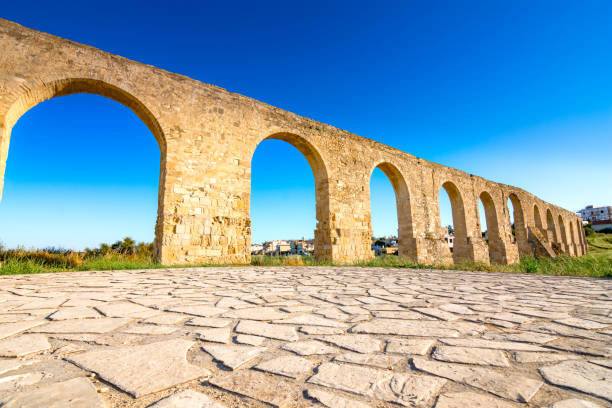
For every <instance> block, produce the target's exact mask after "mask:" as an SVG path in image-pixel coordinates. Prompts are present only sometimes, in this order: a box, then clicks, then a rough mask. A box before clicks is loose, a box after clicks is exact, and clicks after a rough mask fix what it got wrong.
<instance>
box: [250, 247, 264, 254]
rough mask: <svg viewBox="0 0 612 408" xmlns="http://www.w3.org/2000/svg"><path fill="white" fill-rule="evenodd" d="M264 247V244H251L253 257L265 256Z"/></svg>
mask: <svg viewBox="0 0 612 408" xmlns="http://www.w3.org/2000/svg"><path fill="white" fill-rule="evenodd" d="M263 253H264V246H263V245H262V244H251V255H263Z"/></svg>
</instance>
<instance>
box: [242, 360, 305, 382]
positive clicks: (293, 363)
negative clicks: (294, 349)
mask: <svg viewBox="0 0 612 408" xmlns="http://www.w3.org/2000/svg"><path fill="white" fill-rule="evenodd" d="M314 364H315V363H314V362H312V361H310V360H306V359H305V358H302V357H297V356H281V357H277V358H273V359H271V360H266V361H262V362H260V363H259V364H257V365H255V366H254V367H253V368H256V369H257V370H260V371H265V372H268V373H271V374H278V375H282V376H285V377H290V378H298V377H301V376H302V375H304V374H307V373H309V372H310V370H312V367H313V366H314Z"/></svg>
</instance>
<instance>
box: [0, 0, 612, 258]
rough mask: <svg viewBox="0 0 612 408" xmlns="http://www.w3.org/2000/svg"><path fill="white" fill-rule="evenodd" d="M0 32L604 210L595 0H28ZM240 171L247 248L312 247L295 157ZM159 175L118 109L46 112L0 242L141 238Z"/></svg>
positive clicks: (11, 165)
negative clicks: (69, 43)
mask: <svg viewBox="0 0 612 408" xmlns="http://www.w3.org/2000/svg"><path fill="white" fill-rule="evenodd" d="M0 17H2V18H6V19H9V20H13V21H16V22H18V23H20V24H23V25H25V26H27V27H31V28H34V29H38V30H41V31H45V32H49V33H52V34H56V35H59V36H61V37H65V38H69V39H72V40H74V41H78V42H82V43H86V44H89V45H92V46H95V47H98V48H100V49H102V50H105V51H108V52H111V53H115V54H119V55H122V56H125V57H128V58H131V59H134V60H137V61H141V62H144V63H147V64H152V65H155V66H158V67H160V68H163V69H167V70H169V71H173V72H178V73H181V74H184V75H188V76H190V77H192V78H196V79H198V80H201V81H203V82H207V83H212V84H215V85H218V86H221V87H224V88H226V89H228V90H229V91H232V92H238V93H241V94H244V95H247V96H250V97H252V98H255V99H258V100H261V101H264V102H267V103H270V104H272V105H275V106H278V107H280V108H283V109H286V110H289V111H291V112H295V113H297V114H300V115H303V116H307V117H311V118H313V119H316V120H319V121H321V122H325V123H329V124H331V125H334V126H337V127H339V128H342V129H346V130H348V131H351V132H353V133H356V134H359V135H361V136H365V137H369V138H371V139H374V140H377V141H380V142H382V143H385V144H388V145H390V146H393V147H396V148H399V149H401V150H404V151H406V152H409V153H412V154H414V155H416V156H419V157H423V158H425V159H427V160H431V161H434V162H438V163H441V164H445V165H448V166H452V167H456V168H459V169H462V170H465V171H467V172H470V173H474V174H477V175H480V176H483V177H486V178H489V179H492V180H495V181H499V182H502V183H507V184H513V185H517V186H520V187H523V188H525V189H526V190H528V191H530V192H532V193H534V194H536V195H538V196H539V197H541V198H543V199H544V200H547V201H550V202H553V203H556V204H559V205H561V206H563V207H565V208H568V209H571V210H577V209H579V208H582V207H583V206H584V205H586V204H590V203H593V204H608V205H610V204H612V178H611V176H610V175H611V174H612V164H611V160H610V159H611V152H612V74H611V73H612V24H610V21H612V3H611V2H609V1H604V0H601V1H598V0H593V1H588V2H584V1H538V2H533V1H513V2H502V1H491V2H483V1H461V2H457V1H450V0H449V1H428V2H416V1H415V2H412V1H398V2H361V1H351V2H349V1H334V2H329V1H309V2H281V1H278V2H265V1H262V2H231V1H228V2H200V1H198V2H195V1H194V2H180V1H179V2H172V3H167V2H156V1H149V2H146V3H137V2H129V1H122V2H114V1H108V2H104V5H103V6H101V5H100V4H98V3H94V2H85V1H81V2H75V1H54V2H47V1H39V2H34V4H33V3H27V4H26V3H23V2H21V3H20V2H9V3H7V4H3V6H2V9H1V10H0ZM117 146H119V147H120V148H119V149H118V148H117ZM270 157H274V158H275V160H269V158H270ZM270 171H272V172H273V173H274V174H276V175H277V177H274V178H270V177H268V174H270ZM252 174H253V183H252V188H253V196H252V218H253V240H254V241H256V242H257V241H262V240H264V239H271V238H276V237H278V238H291V237H302V236H305V237H312V235H313V230H314V228H315V224H316V221H315V218H314V181H313V177H312V173H311V171H310V169H309V167H308V164H307V162H306V160H305V159H304V158H303V157H301V156H300V155H299V153H298V152H297V151H296V150H295V149H294V148H293V147H291V146H289V145H287V144H285V143H283V142H278V141H265V142H264V143H262V144H261V145H260V146H259V147H258V149H257V150H256V152H255V156H254V158H253V172H252ZM158 175H159V149H158V147H157V145H156V143H155V140H154V139H153V137H152V135H151V134H150V133H149V131H148V130H147V129H146V127H145V126H144V125H143V124H142V123H141V122H140V121H139V119H138V118H137V117H136V116H135V115H134V114H133V113H132V112H131V111H130V110H129V109H127V108H125V107H123V106H121V105H119V104H117V103H115V102H113V101H110V100H107V99H105V98H102V97H99V96H95V95H72V96H69V97H63V98H55V99H53V100H50V101H47V102H44V103H42V104H40V105H38V106H36V107H35V108H33V109H31V110H30V111H29V112H27V113H26V114H25V115H24V116H23V117H22V118H21V119H20V120H19V122H18V123H17V125H16V126H15V128H14V129H13V135H12V140H11V146H10V151H9V157H8V163H7V171H6V179H5V187H4V193H3V198H2V201H1V202H0V240H1V241H2V242H4V243H5V244H6V245H7V246H16V245H25V246H36V247H43V246H48V245H55V246H63V247H68V248H82V247H85V246H94V245H97V244H99V243H100V242H104V241H106V242H108V241H114V240H116V239H120V238H122V237H123V236H126V235H129V236H132V237H133V238H135V239H137V240H143V241H150V240H152V238H153V227H154V223H155V217H156V211H157V178H158ZM371 187H372V211H373V224H374V232H375V234H376V235H384V234H390V233H394V232H395V231H396V229H397V221H396V216H395V199H394V196H393V190H392V188H391V185H390V183H389V182H388V180H386V178H385V177H384V175H383V174H382V173H381V172H375V173H374V176H373V179H372V184H371ZM442 218H443V220H442V221H443V224H448V223H450V212H449V211H448V208H447V207H446V206H443V209H442ZM279 219H281V220H282V222H279Z"/></svg>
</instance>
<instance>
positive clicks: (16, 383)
mask: <svg viewBox="0 0 612 408" xmlns="http://www.w3.org/2000/svg"><path fill="white" fill-rule="evenodd" d="M44 376H45V373H44V372H42V371H32V372H27V373H21V374H14V375H8V376H6V377H1V378H0V391H4V392H10V391H13V390H18V389H19V388H21V387H25V386H26V385H32V384H36V383H37V382H39V381H40V380H42V379H43V377H44Z"/></svg>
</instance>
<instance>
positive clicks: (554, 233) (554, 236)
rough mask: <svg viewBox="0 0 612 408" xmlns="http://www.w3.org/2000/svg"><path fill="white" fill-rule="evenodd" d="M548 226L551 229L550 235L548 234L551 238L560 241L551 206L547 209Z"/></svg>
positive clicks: (553, 240)
mask: <svg viewBox="0 0 612 408" xmlns="http://www.w3.org/2000/svg"><path fill="white" fill-rule="evenodd" d="M546 226H547V228H548V231H550V235H549V236H548V238H549V240H550V241H552V242H555V243H558V242H559V238H558V237H557V228H556V227H555V221H554V218H553V215H552V211H550V208H548V209H547V210H546Z"/></svg>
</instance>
